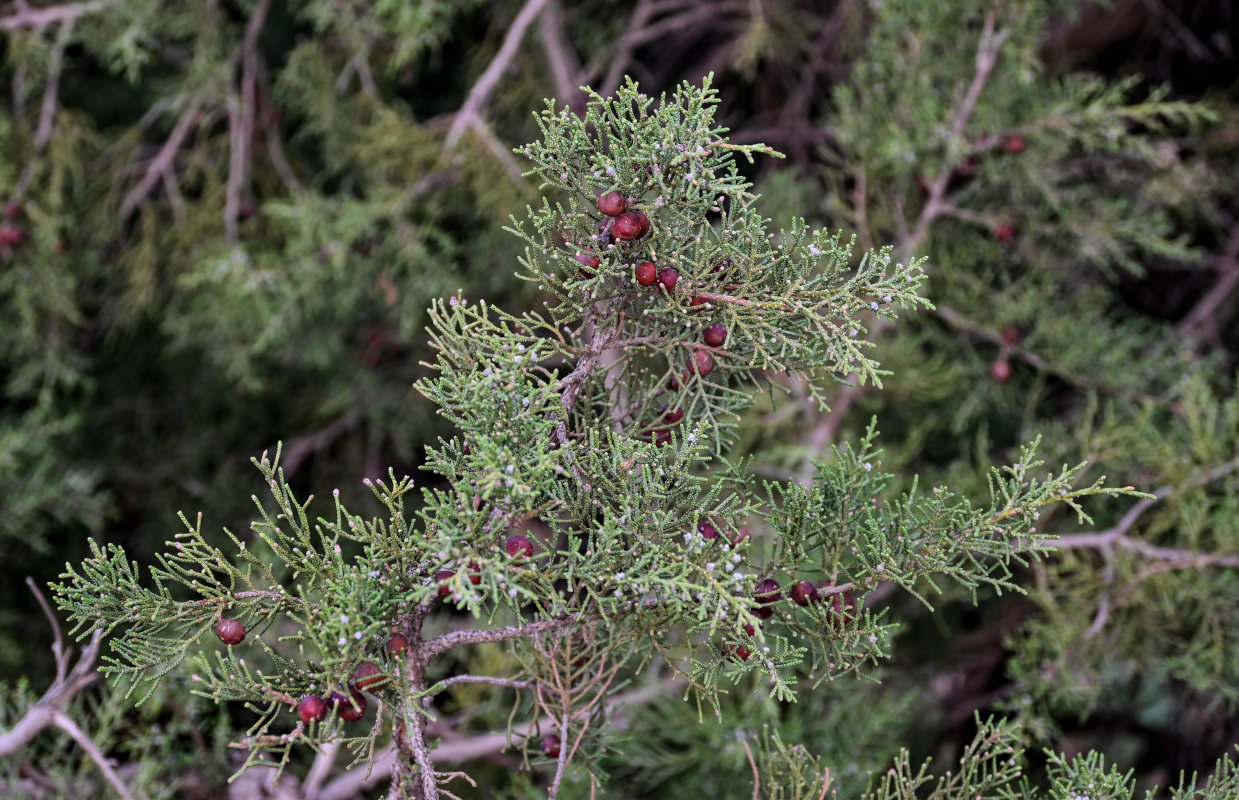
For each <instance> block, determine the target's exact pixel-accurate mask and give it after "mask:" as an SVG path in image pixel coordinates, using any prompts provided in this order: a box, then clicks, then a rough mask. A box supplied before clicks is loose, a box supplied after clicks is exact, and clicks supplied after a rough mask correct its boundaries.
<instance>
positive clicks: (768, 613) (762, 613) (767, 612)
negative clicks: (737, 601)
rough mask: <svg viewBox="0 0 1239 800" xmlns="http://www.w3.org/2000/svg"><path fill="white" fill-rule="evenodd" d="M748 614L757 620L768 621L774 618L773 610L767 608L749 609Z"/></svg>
mask: <svg viewBox="0 0 1239 800" xmlns="http://www.w3.org/2000/svg"><path fill="white" fill-rule="evenodd" d="M749 613H750V614H752V615H753V616H755V617H757V618H758V619H770V618H771V617H773V616H774V609H773V608H769V607H768V606H757V607H756V608H752V609H749Z"/></svg>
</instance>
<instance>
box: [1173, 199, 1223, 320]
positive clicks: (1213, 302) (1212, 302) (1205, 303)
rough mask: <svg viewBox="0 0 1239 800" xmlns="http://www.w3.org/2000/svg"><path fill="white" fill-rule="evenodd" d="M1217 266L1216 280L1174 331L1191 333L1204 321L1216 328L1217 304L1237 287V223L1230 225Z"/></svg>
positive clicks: (1221, 302) (1219, 304)
mask: <svg viewBox="0 0 1239 800" xmlns="http://www.w3.org/2000/svg"><path fill="white" fill-rule="evenodd" d="M1218 268H1219V269H1220V270H1221V271H1222V274H1221V275H1219V276H1218V279H1217V282H1216V283H1214V284H1213V288H1211V289H1210V290H1209V291H1208V292H1207V293H1206V294H1205V296H1204V297H1202V298H1200V300H1199V301H1197V303H1196V305H1194V306H1192V310H1191V311H1189V312H1187V315H1186V316H1184V317H1183V319H1182V320H1180V321H1179V323H1178V324H1177V325H1175V332H1176V333H1179V334H1187V333H1191V332H1192V331H1193V330H1194V329H1196V328H1198V327H1200V326H1201V325H1203V324H1205V322H1206V321H1208V322H1213V323H1214V328H1215V330H1216V322H1215V321H1214V320H1213V315H1214V314H1215V313H1216V312H1217V309H1218V307H1219V306H1221V305H1222V304H1223V303H1224V302H1226V301H1227V300H1228V299H1230V297H1231V296H1232V295H1233V294H1234V293H1235V289H1236V288H1239V223H1236V224H1233V225H1231V228H1230V240H1229V241H1228V242H1227V243H1226V248H1225V250H1224V251H1223V252H1222V254H1221V255H1220V256H1219V258H1218Z"/></svg>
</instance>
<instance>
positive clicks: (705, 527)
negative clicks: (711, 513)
mask: <svg viewBox="0 0 1239 800" xmlns="http://www.w3.org/2000/svg"><path fill="white" fill-rule="evenodd" d="M697 533H700V534H701V535H702V537H704V538H706V539H711V540H713V539H717V538H718V529H717V528H715V527H714V526H713V525H711V524H710V523H708V522H703V523H701V524H700V525H698V526H697Z"/></svg>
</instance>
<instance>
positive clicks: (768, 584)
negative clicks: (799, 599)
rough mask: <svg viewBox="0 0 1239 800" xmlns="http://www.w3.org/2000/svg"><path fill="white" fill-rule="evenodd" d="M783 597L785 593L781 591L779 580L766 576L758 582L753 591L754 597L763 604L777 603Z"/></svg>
mask: <svg viewBox="0 0 1239 800" xmlns="http://www.w3.org/2000/svg"><path fill="white" fill-rule="evenodd" d="M782 597H783V593H782V592H780V591H779V582H778V581H776V580H775V579H774V578H766V579H765V580H764V581H762V582H761V583H759V584H757V589H756V590H754V592H753V599H754V600H756V601H757V602H759V603H761V604H762V605H769V604H770V603H777V602H778V601H779V600H780V599H782Z"/></svg>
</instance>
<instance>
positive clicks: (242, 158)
mask: <svg viewBox="0 0 1239 800" xmlns="http://www.w3.org/2000/svg"><path fill="white" fill-rule="evenodd" d="M270 8H271V0H258V3H257V4H255V6H254V12H253V14H252V15H251V16H250V21H249V24H247V25H246V26H245V38H244V39H243V40H242V43H241V98H240V105H239V107H238V108H235V109H230V110H229V112H228V138H229V143H230V146H231V152H230V156H229V160H228V186H227V189H226V192H225V196H224V236H225V238H226V239H227V240H228V243H229V244H236V242H237V233H238V232H237V220H238V218H239V216H240V213H241V194H242V193H243V192H244V191H245V190H246V188H247V187H248V186H249V183H250V166H251V163H252V157H251V154H250V148H251V147H252V145H253V142H254V118H255V116H256V111H257V103H256V101H255V96H256V94H257V90H258V70H259V56H258V37H259V35H261V33H262V27H263V25H264V24H265V23H266V20H267V12H268V11H269V10H270Z"/></svg>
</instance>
